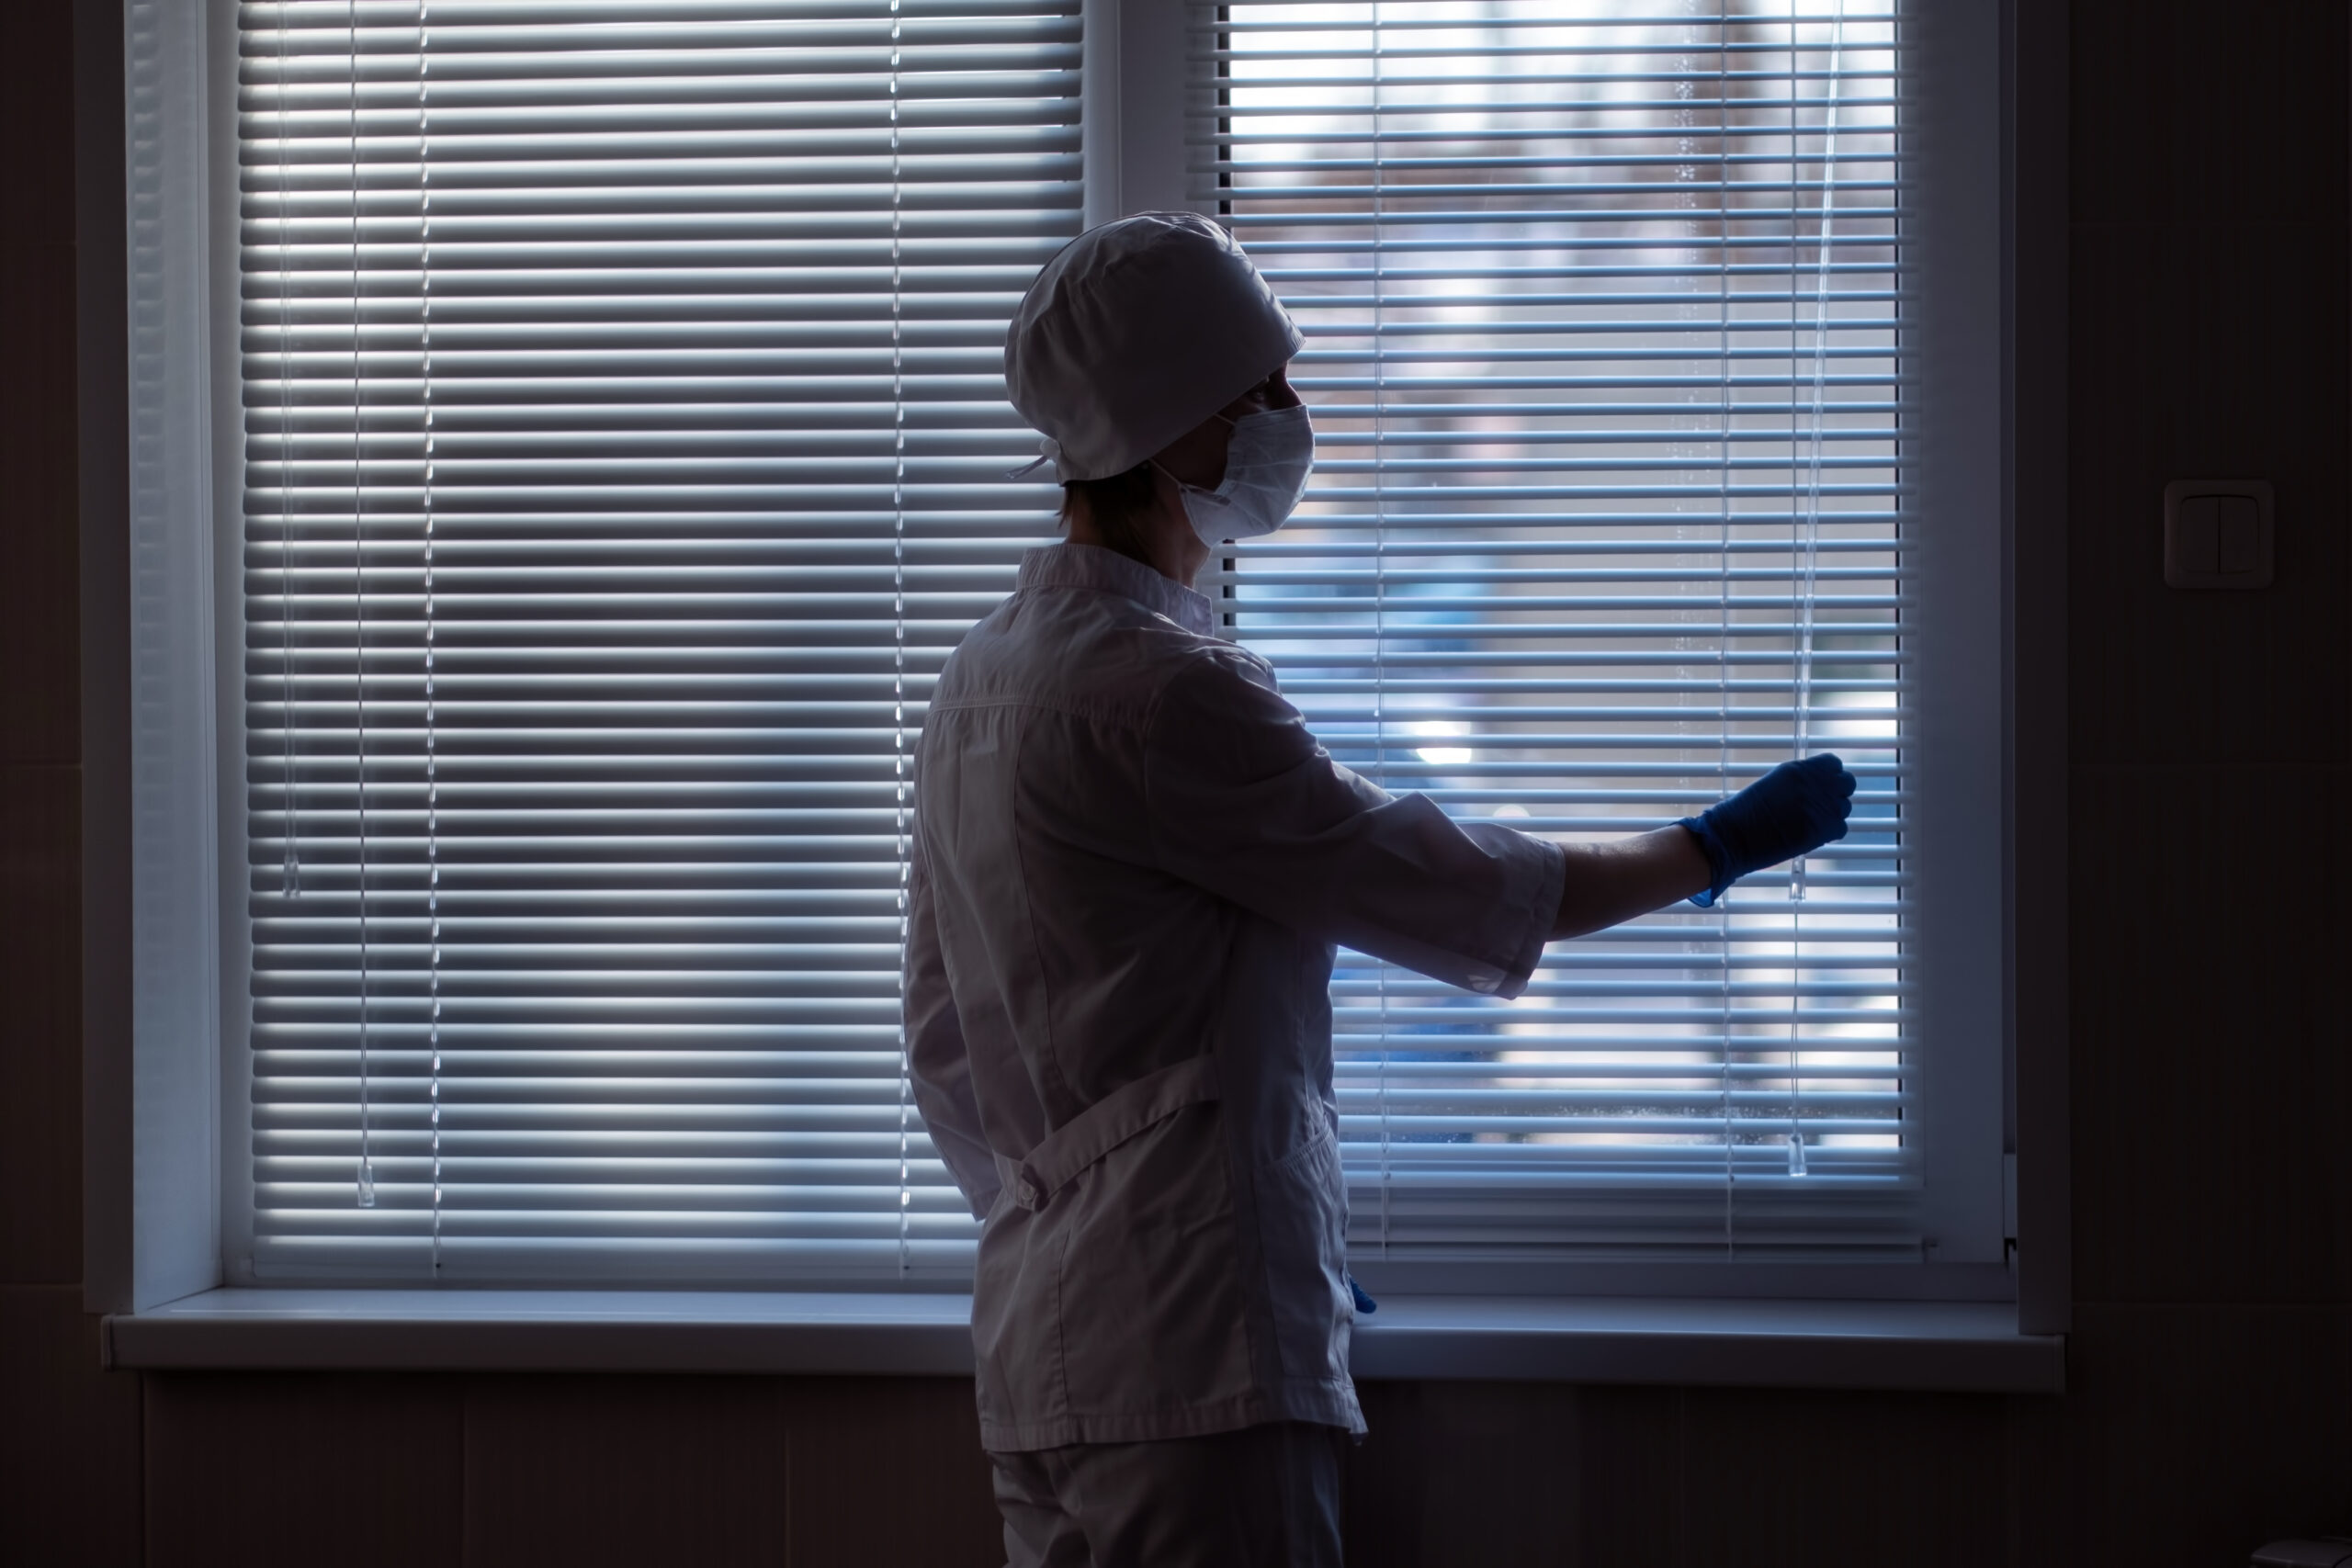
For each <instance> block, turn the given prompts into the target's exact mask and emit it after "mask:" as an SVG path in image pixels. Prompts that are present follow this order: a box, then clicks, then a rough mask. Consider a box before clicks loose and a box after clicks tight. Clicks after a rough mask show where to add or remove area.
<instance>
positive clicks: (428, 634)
mask: <svg viewBox="0 0 2352 1568" xmlns="http://www.w3.org/2000/svg"><path fill="white" fill-rule="evenodd" d="M426 21H427V17H426V15H425V4H424V0H417V6H416V233H417V257H416V265H417V306H416V319H417V338H418V343H419V345H420V347H421V349H422V354H421V355H420V357H421V359H422V361H423V363H422V365H421V367H420V374H419V379H420V382H421V385H420V388H419V395H420V398H421V399H422V401H423V403H424V925H425V931H424V941H425V966H424V980H425V1006H426V1014H425V1021H424V1030H425V1039H424V1048H425V1089H424V1095H425V1136H426V1139H427V1142H428V1148H427V1153H428V1154H429V1156H431V1160H432V1170H431V1178H432V1187H431V1195H432V1203H433V1251H432V1263H433V1277H434V1278H435V1280H438V1279H439V1278H440V1277H441V780H440V765H439V760H438V758H437V757H436V756H435V750H436V748H435V733H434V732H435V701H434V689H433V682H434V671H433V655H434V648H433V635H434V598H433V480H434V472H433V459H434V445H433V123H432V107H431V105H430V102H429V101H428V100H429V97H430V87H429V84H428V82H427V80H426V78H427V77H428V76H429V75H430V74H431V72H432V62H431V60H430V57H429V51H431V49H432V44H433V39H432V35H431V34H430V33H429V32H428V31H427V30H426V26H425V24H426Z"/></svg>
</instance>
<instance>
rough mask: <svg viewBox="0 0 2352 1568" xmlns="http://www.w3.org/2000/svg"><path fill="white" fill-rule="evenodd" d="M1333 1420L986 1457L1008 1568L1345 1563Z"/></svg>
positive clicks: (1336, 1566) (1323, 1567) (1339, 1444)
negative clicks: (1000, 1517) (993, 1481)
mask: <svg viewBox="0 0 2352 1568" xmlns="http://www.w3.org/2000/svg"><path fill="white" fill-rule="evenodd" d="M1347 1441H1348V1435H1347V1434H1346V1433H1345V1432H1343V1431H1341V1430H1340V1428H1339V1427H1316V1426H1309V1425H1307V1424H1306V1423H1304V1422H1297V1421H1285V1422H1276V1423H1274V1424H1272V1425H1269V1426H1263V1427H1244V1428H1242V1429H1241V1430H1240V1431H1238V1432H1217V1433H1215V1434H1212V1435H1211V1436H1208V1437H1205V1438H1167V1439H1164V1440H1162V1441H1159V1442H1150V1443H1079V1444H1074V1445H1072V1446H1070V1447H1069V1448H1061V1449H1040V1450H1035V1451H1034V1452H1029V1453H990V1454H989V1461H990V1462H991V1463H992V1464H993V1465H994V1466H995V1468H996V1501H997V1507H998V1508H999V1509H1000V1510H1001V1512H1002V1513H1003V1515H1004V1550H1005V1556H1006V1562H1007V1568H1195V1565H1197V1568H1211V1565H1214V1568H1340V1455H1341V1454H1342V1453H1343V1452H1344V1451H1345V1445H1346V1443H1347Z"/></svg>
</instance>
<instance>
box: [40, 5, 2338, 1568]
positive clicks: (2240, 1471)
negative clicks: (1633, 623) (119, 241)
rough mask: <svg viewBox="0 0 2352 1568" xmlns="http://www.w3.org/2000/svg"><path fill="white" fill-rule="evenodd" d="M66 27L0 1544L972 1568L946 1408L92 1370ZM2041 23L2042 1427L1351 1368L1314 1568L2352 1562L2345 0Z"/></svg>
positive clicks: (982, 1538) (200, 1554)
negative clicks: (2048, 705) (2055, 218)
mask: <svg viewBox="0 0 2352 1568" xmlns="http://www.w3.org/2000/svg"><path fill="white" fill-rule="evenodd" d="M2019 3H2020V5H2021V6H2026V7H2029V8H2030V6H2032V3H2033V0H2019ZM67 16H68V6H67V4H66V0H18V3H17V4H14V5H11V6H6V7H0V73H5V77H6V91H5V92H0V146H6V147H7V148H9V149H11V150H13V152H15V154H16V155H15V156H14V157H13V158H12V159H11V160H10V162H9V163H8V164H7V165H6V167H5V169H0V213H5V215H6V216H5V224H6V227H5V231H0V547H5V551H6V555H5V559H4V560H0V922H5V927H4V928H0V929H4V930H5V936H0V1559H5V1560H6V1561H8V1562H25V1563H29V1564H41V1565H47V1564H65V1563H83V1562H88V1563H104V1564H128V1563H133V1562H141V1561H144V1562H151V1563H155V1564H166V1563H210V1562H223V1563H226V1562H235V1563H239V1564H254V1565H256V1568H262V1565H269V1564H278V1563H284V1564H288V1565H300V1568H318V1565H322V1564H333V1565H338V1568H340V1565H354V1568H356V1565H358V1564H365V1563H374V1562H383V1563H404V1564H405V1563H439V1562H449V1563H455V1562H468V1563H471V1564H475V1565H478V1568H480V1565H498V1568H504V1565H507V1564H529V1563H537V1562H550V1563H553V1562H563V1563H567V1564H596V1563H606V1562H610V1563H628V1564H637V1563H643V1562H678V1563H691V1564H723V1563H735V1562H745V1563H750V1562H762V1563H777V1562H795V1563H803V1564H829V1563H853V1562H873V1563H892V1564H895V1563H908V1564H918V1563H941V1564H951V1563H952V1564H980V1563H992V1562H997V1561H999V1558H998V1556H997V1555H996V1554H995V1551H994V1545H993V1525H992V1519H991V1515H990V1512H989V1504H988V1498H987V1492H986V1478H985V1470H984V1466H983V1461H981V1459H980V1456H979V1454H978V1449H977V1445H976V1432H975V1426H974V1421H973V1418H972V1415H971V1410H970V1390H969V1386H968V1385H967V1384H965V1383H961V1382H952V1381H949V1382H942V1381H935V1380H914V1379H908V1380H870V1381H867V1380H859V1381H849V1380H840V1381H836V1380H824V1379H803V1380H785V1379H758V1378H650V1377H585V1376H582V1377H391V1376H361V1375H333V1376H269V1377H250V1376H192V1375H175V1376H160V1375H153V1376H147V1377H143V1378H141V1377H137V1376H134V1375H132V1374H130V1373H121V1372H118V1373H102V1372H100V1371H98V1370H97V1342H96V1329H95V1325H94V1324H93V1322H92V1320H90V1319H88V1318H86V1317H85V1316H84V1315H83V1314H82V1311H81V1283H80V1282H81V1280H82V1274H83V1262H82V1257H81V1244H80V1236H81V1219H80V1146H79V1145H80V1139H79V1127H80V1115H81V1111H80V1038H79V1017H80V998H79V991H78V987H79V984H80V980H79V961H80V954H79V938H78V936H77V934H76V933H77V930H78V924H79V918H80V917H79V899H80V888H79V886H78V882H77V877H78V867H79V855H80V849H79V822H78V804H77V803H78V800H79V777H80V761H81V756H82V752H81V740H80V736H79V733H78V727H77V720H76V711H77V686H76V682H77V673H76V658H75V648H76V638H77V635H78V633H77V626H76V623H75V618H74V596H75V572H76V546H75V468H74V450H75V440H76V432H75V428H74V336H73V321H74V245H73V243H72V237H73V235H74V209H73V184H74V177H73V163H72V161H73V145H72V140H71V137H70V136H69V134H68V133H67V130H66V128H67V127H69V126H70V125H71V124H72V121H73V116H72V107H73V106H72V103H71V83H72V79H73V72H72V71H71V70H70V69H68V62H69V60H70V57H71V53H72V48H71V31H70V28H69V26H68V21H67ZM2071 35H2072V36H2071V53H2070V63H2069V66H2068V82H2069V87H2070V100H2071V111H2070V117H2069V126H2068V141H2069V152H2068V162H2067V164H2066V166H2065V174H2066V176H2067V180H2066V183H2067V188H2068V190H2069V192H2070V195H2069V197H2068V206H2067V218H2068V221H2067V222H2066V223H2065V224H2064V229H2065V231H2066V235H2067V243H2068V248H2069V261H2068V264H2067V265H2068V267H2069V269H2070V274H2069V276H2070V282H2069V283H2068V284H2067V285H2066V287H2065V289H2064V292H2065V296H2066V314H2067V320H2068V323H2069V324H2068V330H2067V344H2066V346H2067V349H2068V351H2069V352H2068V356H2067V357H2068V360H2069V362H2070V365H2071V372H2070V375H2071V379H2070V382H2069V385H2068V391H2067V396H2066V401H2065V405H2064V406H2065V415H2066V428H2067V434H2066V437H2065V456H2066V460H2067V468H2068V491H2067V512H2068V517H2067V520H2066V527H2067V539H2068V555H2067V559H2066V563H2065V564H2066V570H2067V582H2068V587H2067V592H2066V609H2067V619H2068V623H2069V628H2070V638H2069V653H2068V658H2069V665H2070V682H2071V683H2070V687H2069V690H2068V691H2067V694H2066V695H2067V698H2068V704H2069V710H2070V712H2071V714H2072V718H2071V720H2070V722H2069V725H2068V732H2069V743H2070V749H2071V752H2072V758H2071V775H2070V779H2069V780H2068V781H2067V782H2068V783H2069V784H2070V785H2071V791H2072V794H2071V801H2072V806H2071V814H2070V830H2071V842H2072V845H2073V849H2072V852H2071V863H2070V866H2069V890H2070V898H2071V904H2072V908H2073V912H2074V919H2073V928H2072V929H2073V938H2072V951H2071V953H2069V954H2068V955H2067V961H2068V965H2069V981H2070V993H2071V998H2072V1000H2071V1017H2072V1027H2071V1078H2072V1085H2073V1089H2072V1128H2073V1155H2074V1158H2073V1190H2074V1206H2073V1234H2074V1248H2075V1252H2074V1259H2075V1272H2074V1278H2075V1294H2076V1305H2075V1336H2074V1337H2073V1340H2072V1343H2071V1347H2070V1351H2069V1373H2068V1375H2069V1381H2070V1389H2069V1392H2068V1393H2067V1394H2066V1395H2065V1396H2064V1398H2060V1399H2050V1398H2014V1399H2004V1398H1998V1397H1988V1396H1963V1395H1917V1394H1854V1393H1758V1392H1737V1391H1724V1390H1713V1389H1645V1388H1597V1387H1596V1388H1578V1387H1569V1386H1559V1385H1541V1384H1530V1385H1515V1384H1499V1383H1496V1384H1442V1383H1419V1384H1375V1385H1371V1386H1368V1387H1367V1388H1366V1389H1365V1391H1364V1393H1365V1398H1366V1404H1367V1405H1368V1407H1369V1411H1370V1415H1371V1418H1372V1423H1373V1427H1374V1435H1373V1437H1372V1438H1371V1440H1370V1441H1368V1442H1367V1443H1366V1444H1365V1445H1364V1447H1363V1449H1362V1450H1360V1451H1359V1453H1358V1456H1357V1459H1356V1461H1355V1465H1354V1471H1353V1474H1352V1476H1351V1483H1352V1491H1351V1501H1350V1534H1351V1552H1352V1558H1351V1561H1353V1562H1355V1563H1357V1564H1359V1565H1368V1564H1388V1563H1398V1564H1403V1563H1430V1564H1437V1563H1464V1564H1503V1563H1523V1562H1545V1563H1552V1562H1559V1563H1569V1562H1583V1563H1590V1564H1595V1565H1600V1568H1635V1565H1641V1564H1651V1563H1657V1564H1681V1563H1690V1564H1693V1565H1697V1564H1702V1563H1710V1564H1711V1563H1732V1562H1736V1563H1740V1564H1746V1565H1771V1564H1780V1563H1788V1564H1792V1565H1793V1564H1798V1563H1804V1564H1807V1565H1811V1568H1822V1565H1828V1568H1836V1565H1840V1564H1857V1565H1860V1564H1865V1563H1870V1564H1877V1563H1889V1562H1900V1563H1905V1564H1951V1565H1952V1568H1983V1565H1985V1564H1996V1563H2014V1564H2018V1565H2020V1568H2022V1565H2028V1564H2032V1565H2041V1564H2057V1563H2061V1562H2065V1563H2075V1562H2084V1563H2116V1564H2131V1565H2138V1564H2172V1563H2179V1564H2190V1563H2213V1564H2231V1565H2234V1564H2237V1563H2242V1562H2244V1561H2245V1555H2246V1552H2247V1551H2248V1549H2249V1548H2250V1547H2252V1546H2253V1545H2255V1544H2256V1543H2258V1542H2260V1541H2262V1540H2266V1539H2268V1538H2271V1537H2274V1536H2278V1535H2286V1534H2292V1533H2298V1532H2312V1533H2317V1532H2321V1531H2324V1530H2329V1529H2333V1530H2335V1531H2341V1532H2346V1533H2352V1420H2347V1419H2346V1410H2347V1408H2352V1404H2347V1400H2348V1399H2352V1156H2348V1155H2347V1145H2346V1131H2345V1129H2346V1122H2347V1117H2352V1031H2347V1029H2346V1025H2345V1022H2344V1021H2343V1018H2342V1016H2341V998H2340V995H2339V989H2340V987H2341V986H2342V984H2343V981H2342V979H2341V976H2342V975H2343V974H2344V972H2345V968H2346V960H2345V949H2346V935H2347V929H2346V928H2347V923H2352V922H2348V921H2347V917H2346V913H2345V909H2346V895H2345V894H2344V893H2343V892H2341V891H2340V889H2342V888H2343V887H2344V886H2346V878H2347V874H2352V835H2347V831H2346V827H2345V822H2346V817H2347V814H2348V813H2352V658H2347V653H2352V528H2347V515H2346V512H2347V502H2352V493H2348V492H2347V479H2348V476H2347V466H2346V436H2347V434H2352V385H2348V380H2352V378H2347V353H2346V350H2347V332H2352V320H2347V301H2348V300H2352V249H2348V248H2347V216H2352V214H2347V175H2352V171H2348V170H2347V167H2346V149H2347V141H2352V135H2348V134H2347V133H2352V125H2347V121H2346V99H2347V91H2346V88H2347V71H2346V66H2347V49H2348V48H2352V38H2347V27H2346V6H2343V5H2342V4H2340V3H2335V4H2332V3H2324V0H2233V3H2229V4H2222V3H2219V0H2073V7H2072V26H2071ZM84 63H85V65H86V64H88V63H89V62H84ZM100 63H101V66H102V67H103V65H104V62H100ZM2031 152H2032V150H2031V149H2029V155H2031ZM2053 254H2054V253H2053ZM2045 346H2046V345H2045ZM2029 401H2030V400H2029ZM2197 477H2202V478H2218V477H2256V478H2264V479H2269V480H2270V481H2272V483H2273V484H2274V485H2276V486H2277V491H2278V582H2277V586H2275V587H2273V588H2272V589H2270V590H2268V591H2267V592H2256V593H2245V594H2226V593H2216V594H2202V595H2200V594H2189V593H2178V592H2170V591H2168V590H2166V589H2165V586H2164V584H2163V577H2162V572H2161V570H2160V563H2159V558H2158V548H2159V546H2158V541H2159V523H2158V502H2159V496H2160V493H2161V491H2162V489H2163V486H2164V484H2165V481H2166V480H2167V479H2176V478H2197ZM2055 782H2056V781H2050V780H2043V781H2041V783H2042V784H2052V783H2055Z"/></svg>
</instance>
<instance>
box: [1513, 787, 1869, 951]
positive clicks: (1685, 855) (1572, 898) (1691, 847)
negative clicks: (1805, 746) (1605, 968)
mask: <svg viewBox="0 0 2352 1568" xmlns="http://www.w3.org/2000/svg"><path fill="white" fill-rule="evenodd" d="M1853 795H1854V775H1853V774H1851V773H1848V772H1847V771H1846V765H1845V763H1843V762H1842V761H1838V758H1837V757H1835V756H1834V755H1831V754H1830V753H1828V752H1824V753H1822V754H1821V755H1819V756H1815V757H1807V758H1805V759H1804V761H1798V762H1783V763H1781V765H1780V766H1779V767H1777V768H1774V769H1773V770H1772V771H1771V772H1770V773H1766V774H1765V775H1764V776H1763V777H1762V778H1760V779H1758V780H1757V781H1756V782H1755V783H1754V784H1749V785H1748V786H1747V788H1746V789H1744V790H1741V791H1740V792H1739V793H1738V794H1737V795H1733V796H1732V797H1731V798H1730V799H1728V800H1724V801H1719V802H1717V803H1716V804H1715V805H1713V806H1711V807H1708V808H1707V809H1706V810H1704V811H1702V812H1701V813H1700V814H1699V815H1698V816H1696V817H1686V818H1683V819H1682V820H1681V821H1679V822H1678V823H1676V824H1675V825H1674V826H1673V827H1671V828H1660V829H1658V830H1657V832H1655V833H1643V834H1640V835H1638V836H1636V837H1634V838H1630V839H1619V840H1614V841H1613V842H1611V843H1606V844H1567V845H1564V846H1562V847H1563V849H1564V851H1565V852H1566V855H1567V868H1566V874H1565V875H1564V876H1563V877H1562V879H1561V884H1560V911H1559V915H1558V917H1557V918H1556V919H1554V921H1553V922H1552V940H1553V941H1554V942H1558V941H1560V940H1561V939H1562V938H1564V937H1572V936H1585V935H1587V934H1589V933H1590V932H1593V931H1605V930H1606V929H1608V928H1609V927H1611V926H1613V925H1616V924H1617V923H1618V922H1620V921H1621V920H1630V919H1633V918H1634V916H1636V915H1646V914H1648V913H1649V912H1650V911H1651V910H1652V909H1663V908H1666V907H1667V906H1668V904H1671V903H1674V902H1676V901H1677V900H1678V899H1682V898H1691V899H1695V900H1697V901H1698V902H1699V903H1701V904H1713V902H1714V901H1715V900H1716V899H1717V898H1720V897H1723V895H1724V889H1726V888H1728V887H1729V886H1731V885H1732V884H1733V883H1735V882H1736V881H1738V880H1739V879H1740V878H1741V877H1743V876H1746V875H1747V874H1748V873H1750V872H1752V871H1761V870H1763V869H1764V868H1765V867H1766V866H1769V865H1778V864H1780V863H1781V862H1782V861H1785V860H1793V859H1795V858H1796V857H1797V856H1799V855H1802V854H1808V853H1810V852H1813V851H1815V850H1817V849H1819V848H1820V847H1821V846H1822V845H1824V844H1826V843H1833V842H1835V841H1836V840H1839V839H1842V838H1844V837H1845V836H1846V816H1847V813H1848V811H1849V809H1850V808H1851V805H1852V801H1853Z"/></svg>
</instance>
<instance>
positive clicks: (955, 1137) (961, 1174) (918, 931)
mask: <svg viewBox="0 0 2352 1568" xmlns="http://www.w3.org/2000/svg"><path fill="white" fill-rule="evenodd" d="M909 859H910V864H909V866H908V876H907V882H908V886H907V950H906V959H905V968H904V970H903V971H902V973H901V976H900V986H899V996H900V998H901V1000H900V1006H901V1008H902V1009H903V1010H904V1012H903V1017H904V1019H905V1028H906V1036H907V1074H908V1077H909V1079H910V1082H911V1084H912V1086H913V1089H914V1100H915V1109H916V1110H917V1111H920V1112H922V1122H923V1125H924V1127H925V1128H927V1129H929V1131H930V1133H931V1142H932V1146H933V1147H934V1148H936V1149H937V1150H938V1151H939V1157H940V1158H941V1159H943V1160H944V1161H946V1162H947V1172H948V1174H949V1175H950V1176H953V1177H954V1178H955V1179H956V1186H957V1187H959V1188H961V1189H962V1190H963V1192H964V1201H966V1202H967V1203H969V1204H970V1205H971V1208H972V1213H973V1215H974V1216H975V1217H976V1218H985V1217H986V1216H987V1214H988V1212H989V1209H991V1208H993V1207H994V1206H995V1204H996V1198H997V1191H998V1190H999V1188H1000V1187H1001V1185H1002V1183H1001V1181H1000V1179H998V1177H997V1172H996V1156H994V1155H993V1154H991V1153H989V1145H988V1139H987V1138H986V1137H985V1136H984V1135H983V1134H982V1133H981V1131H980V1107H979V1101H978V1099H977V1098H976V1097H975V1096H974V1094H973V1092H972V1061H971V1057H970V1055H968V1054H967V1052H966V1050H965V1048H964V1027H963V1023H962V1021H960V1020H959V1019H958V1018H957V1017H956V998H955V995H954V993H953V992H951V991H950V990H949V989H948V985H947V963H946V959H945V956H944V954H943V953H941V951H940V946H939V917H938V912H937V910H936V908H934V906H933V902H932V890H931V863H930V857H929V856H928V855H927V854H925V852H924V851H923V844H922V821H921V819H920V818H918V819H917V820H916V822H915V823H914V830H913V832H912V833H911V834H910V852H909Z"/></svg>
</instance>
